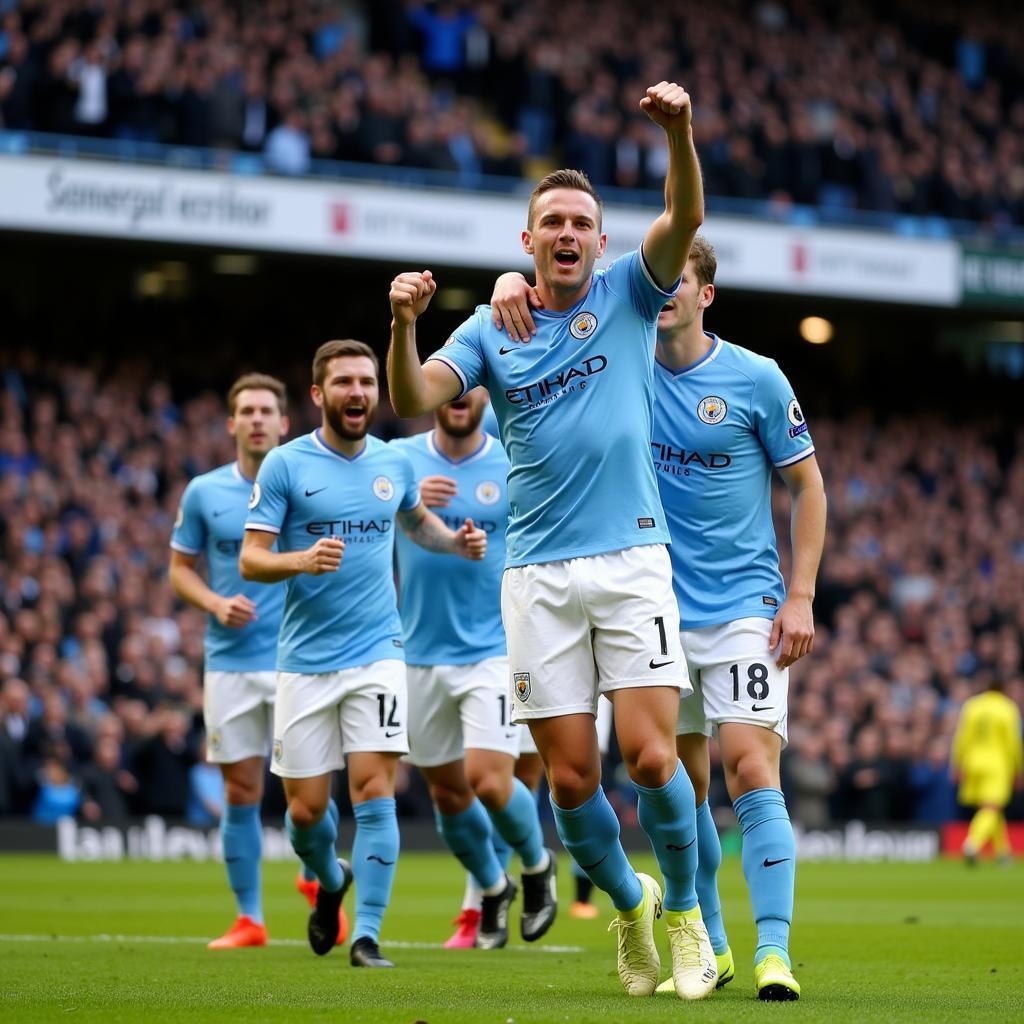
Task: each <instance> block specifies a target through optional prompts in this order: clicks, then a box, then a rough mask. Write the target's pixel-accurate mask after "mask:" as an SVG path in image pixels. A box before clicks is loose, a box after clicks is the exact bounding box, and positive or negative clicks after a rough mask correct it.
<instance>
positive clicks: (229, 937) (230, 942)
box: [206, 914, 267, 949]
mask: <svg viewBox="0 0 1024 1024" xmlns="http://www.w3.org/2000/svg"><path fill="white" fill-rule="evenodd" d="M266 944H267V928H266V925H262V924H259V923H258V922H257V921H254V920H253V919H252V918H251V917H246V915H245V914H241V915H239V918H238V920H237V921H235V923H234V924H233V925H232V926H231V927H230V928H229V929H228V930H227V931H226V932H225V933H224V934H223V935H222V936H221V937H220V938H219V939H214V940H213V942H210V943H208V944H207V946H206V948H207V949H241V948H242V947H243V946H265V945H266Z"/></svg>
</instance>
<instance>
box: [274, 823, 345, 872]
mask: <svg viewBox="0 0 1024 1024" xmlns="http://www.w3.org/2000/svg"><path fill="white" fill-rule="evenodd" d="M284 824H285V828H286V829H287V830H288V838H289V839H291V841H292V849H293V850H294V851H295V852H296V853H297V854H298V855H299V859H300V860H301V861H302V863H303V864H305V866H306V867H307V868H309V870H310V871H312V872H313V876H314V877H315V878H316V879H317V881H319V883H320V884H321V885H322V886H323V888H324V889H325V890H326V891H327V892H337V891H338V890H339V889H340V888H341V883H342V881H343V877H342V874H341V868H340V867H339V865H338V852H337V850H335V848H334V844H335V843H336V842H337V840H338V827H337V825H335V823H334V819H333V818H332V817H331V814H330V808H329V807H328V811H327V813H325V814H324V816H323V817H322V818H321V819H320V820H319V821H318V822H317V823H316V824H315V825H311V826H310V827H309V828H299V826H298V825H296V824H295V822H294V821H292V816H291V815H290V814H288V813H287V812H286V813H285V816H284Z"/></svg>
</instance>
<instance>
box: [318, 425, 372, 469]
mask: <svg viewBox="0 0 1024 1024" xmlns="http://www.w3.org/2000/svg"><path fill="white" fill-rule="evenodd" d="M309 436H310V437H311V438H312V439H313V444H315V445H316V446H317V448H319V449H320V450H321V451H325V452H327V454H328V455H334V456H336V457H337V458H339V459H344V460H345V461H346V462H355V461H356V459H361V458H362V457H363V456H364V455H365V454H366V453H367V451H368V450H369V447H370V445H369V442H368V441H367V439H366V437H364V438H363V447H362V449H361V450H360V451H359V452H358V453H357V454H355V455H346V454H345V453H344V452H339V451H338V449H337V448H332V447H331V446H330V445H329V444H328V443H327V442H326V441H325V440H324V439H323V437H322V436H321V435H320V428H319V427H317V428H316V430H314V431H313V433H312V434H310V435H309ZM367 437H369V435H367Z"/></svg>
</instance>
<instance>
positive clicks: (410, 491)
mask: <svg viewBox="0 0 1024 1024" xmlns="http://www.w3.org/2000/svg"><path fill="white" fill-rule="evenodd" d="M395 456H396V457H397V458H398V460H399V463H400V470H401V480H402V485H403V493H402V500H401V501H400V502H399V503H398V508H399V511H401V512H410V511H412V509H414V508H415V507H416V506H417V505H418V504H419V503H420V486H419V484H418V483H417V481H416V467H415V466H414V465H413V464H412V459H410V458H409V456H408V455H406V453H405V452H404V451H403V450H402V446H397V447H396V448H395Z"/></svg>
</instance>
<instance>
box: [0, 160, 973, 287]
mask: <svg viewBox="0 0 1024 1024" xmlns="http://www.w3.org/2000/svg"><path fill="white" fill-rule="evenodd" d="M525 207H526V195H525V194H524V195H517V196H494V195H482V194H476V193H469V192H446V191H439V190H424V189H415V188H408V189H403V188H397V187H384V186H377V185H367V184H363V183H347V182H345V183H342V182H335V181H316V180H306V181H290V180H282V179H280V178H271V177H253V178H249V177H242V176H235V175H229V174H215V173H208V172H200V171H177V170H168V169H166V168H162V167H160V168H154V167H145V166H137V165H125V164H114V163H108V162H103V161H90V160H62V159H59V158H43V157H21V156H16V157H15V156H12V157H4V158H2V159H0V228H5V229H8V230H17V231H41V232H54V233H58V234H84V235H93V236H100V237H111V238H127V239H139V240H148V241H167V242H182V243H189V244H200V245H213V246H236V247H241V248H246V249H254V250H271V251H285V252H289V251H290V252H303V253H313V254H322V255H337V256H349V257H353V258H362V259H382V260H392V261H396V260H403V261H404V260H414V261H416V262H417V263H425V264H428V265H430V264H432V265H435V266H444V265H447V266H466V267H482V268H490V269H495V270H500V269H510V268H518V269H523V268H526V267H528V266H529V265H530V264H529V260H528V257H526V256H525V255H524V254H523V252H522V250H521V247H520V244H519V237H520V232H521V230H522V228H523V226H524V224H523V216H524V212H525ZM651 217H652V210H651V209H650V208H641V207H622V206H619V207H608V208H607V209H606V212H605V224H604V226H605V230H606V231H607V233H608V236H609V244H610V249H609V256H610V257H614V256H616V255H618V254H619V253H621V252H623V251H626V250H628V249H631V248H633V247H634V246H636V245H637V244H638V243H639V242H640V240H641V238H642V237H643V234H644V232H645V231H646V229H647V227H648V225H649V224H650V221H651ZM704 231H705V233H706V234H707V236H708V237H709V238H710V239H711V241H712V242H713V243H714V245H715V247H716V249H717V251H718V261H719V280H720V282H721V284H723V285H724V286H726V287H732V288H743V289H749V290H751V291H769V292H784V293H790V294H809V295H822V296H836V297H842V298H860V299H866V300H870V301H876V302H886V301H890V302H903V303H911V304H918V305H927V306H955V305H958V304H959V302H960V298H961V285H962V279H961V278H962V275H961V269H960V267H961V260H960V250H959V247H958V246H957V245H955V244H954V243H953V242H949V241H943V240H921V239H905V238H899V237H896V236H892V235H888V234H884V233H873V232H867V231H854V230H836V229H826V228H820V229H810V228H798V227H793V226H790V225H785V224H770V223H764V222H760V221H753V220H747V219H741V218H735V217H718V216H716V217H712V218H710V219H709V220H708V223H707V224H706V225H705V228H704Z"/></svg>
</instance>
